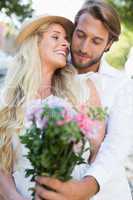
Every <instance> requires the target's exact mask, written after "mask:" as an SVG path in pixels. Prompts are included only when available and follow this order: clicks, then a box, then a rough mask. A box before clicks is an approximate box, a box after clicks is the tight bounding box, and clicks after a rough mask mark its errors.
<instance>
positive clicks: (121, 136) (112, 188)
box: [77, 61, 133, 200]
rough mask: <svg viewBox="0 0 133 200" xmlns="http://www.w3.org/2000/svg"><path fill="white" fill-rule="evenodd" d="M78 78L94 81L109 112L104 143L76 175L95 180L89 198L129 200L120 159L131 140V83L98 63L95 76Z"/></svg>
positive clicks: (122, 161) (88, 75)
mask: <svg viewBox="0 0 133 200" xmlns="http://www.w3.org/2000/svg"><path fill="white" fill-rule="evenodd" d="M79 76H80V77H83V78H85V77H88V78H90V79H92V80H93V81H94V82H95V84H96V87H97V89H98V91H99V93H100V96H101V99H102V104H103V106H107V107H108V109H109V118H108V120H107V133H106V137H105V139H104V142H103V144H102V145H101V147H100V150H99V153H98V154H97V156H96V159H95V161H94V163H93V164H92V165H91V166H89V165H87V166H83V168H80V170H81V172H80V173H81V175H82V177H83V176H87V175H90V176H93V177H95V178H96V180H97V181H98V183H99V186H100V191H99V192H98V193H97V194H96V195H95V196H94V197H93V198H91V199H93V200H119V199H120V200H131V199H132V197H131V193H130V189H129V186H128V182H127V178H126V175H125V171H124V160H125V158H126V156H127V154H128V152H129V150H130V147H131V143H132V141H133V80H130V81H129V80H127V78H126V77H125V76H124V73H122V72H119V71H118V70H116V69H114V68H112V67H110V66H109V65H108V64H107V63H106V62H105V61H102V62H101V66H100V70H99V73H93V72H91V73H86V74H81V75H79ZM126 82H127V83H126ZM78 173H79V172H77V174H78Z"/></svg>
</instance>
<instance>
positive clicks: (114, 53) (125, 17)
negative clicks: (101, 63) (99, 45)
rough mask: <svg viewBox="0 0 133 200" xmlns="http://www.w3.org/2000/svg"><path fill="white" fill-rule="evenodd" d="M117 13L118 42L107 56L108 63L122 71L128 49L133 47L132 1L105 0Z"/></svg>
mask: <svg viewBox="0 0 133 200" xmlns="http://www.w3.org/2000/svg"><path fill="white" fill-rule="evenodd" d="M107 1H108V2H109V3H111V4H112V5H113V7H115V8H116V10H117V11H118V13H119V15H120V18H121V22H122V33H121V36H120V40H119V41H118V42H116V43H114V44H113V46H112V48H111V50H110V52H109V53H108V54H107V60H108V62H109V63H110V64H111V65H113V66H114V67H116V68H119V69H122V68H123V67H124V64H125V61H126V60H127V57H128V53H129V51H130V48H131V47H132V46H133V25H132V20H133V0H107Z"/></svg>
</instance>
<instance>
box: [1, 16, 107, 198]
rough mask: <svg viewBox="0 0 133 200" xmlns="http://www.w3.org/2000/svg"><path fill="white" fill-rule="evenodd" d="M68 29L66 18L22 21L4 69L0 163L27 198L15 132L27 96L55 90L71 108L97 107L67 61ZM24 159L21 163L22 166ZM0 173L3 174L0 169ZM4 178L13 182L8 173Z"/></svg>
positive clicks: (94, 95)
mask: <svg viewBox="0 0 133 200" xmlns="http://www.w3.org/2000/svg"><path fill="white" fill-rule="evenodd" d="M72 31H73V24H72V22H71V21H70V20H68V19H66V18H64V17H58V16H41V17H39V18H37V19H35V20H33V21H31V22H29V23H27V24H25V26H24V27H22V30H21V31H20V33H19V35H18V37H17V40H16V41H17V44H18V51H17V53H16V56H15V58H14V61H13V64H12V66H11V67H10V69H9V72H8V74H7V77H6V81H5V88H4V92H3V94H2V99H1V101H2V105H1V110H0V125H1V127H0V139H1V148H0V160H1V163H0V168H1V169H2V170H3V171H5V172H8V174H9V175H10V176H13V177H14V182H15V184H16V187H17V189H18V190H19V191H20V193H22V195H23V196H25V197H29V196H28V195H29V194H28V193H27V192H26V190H25V187H26V182H23V181H25V180H24V177H22V176H23V174H22V173H21V172H20V173H19V169H18V163H19V166H20V162H19V161H20V160H21V158H20V159H19V157H20V155H21V149H20V143H19V140H18V135H19V133H20V132H21V131H22V129H23V127H24V112H25V107H26V105H27V104H28V103H29V101H31V100H32V99H35V98H46V97H48V96H50V95H51V94H54V95H56V96H59V97H62V98H67V99H68V100H69V102H70V103H71V104H72V105H73V106H74V107H75V108H76V107H77V105H78V104H79V103H87V105H88V106H100V100H99V97H98V95H97V92H96V89H95V87H94V86H93V84H92V82H91V81H85V80H78V79H76V78H75V77H76V76H75V75H76V74H77V72H76V70H75V69H74V68H73V67H72V66H70V65H68V64H67V55H68V52H69V42H70V40H71V35H72ZM103 137H104V131H103V126H102V128H101V131H100V133H99V134H98V138H97V140H96V144H95V146H96V148H95V152H94V154H93V155H92V156H93V158H94V156H95V153H96V152H97V150H98V148H99V146H100V144H101V141H102V140H103ZM93 143H94V141H93ZM24 162H27V161H24ZM24 162H23V163H22V165H25V163H24ZM20 167H21V166H20ZM1 177H3V173H2V172H1ZM8 178H9V180H10V181H11V179H12V177H11V179H10V177H8ZM1 180H2V178H1ZM3 180H4V177H3ZM8 182H9V181H8ZM11 182H12V181H11ZM1 184H2V181H1ZM23 186H24V188H23ZM13 187H14V186H13V184H12V188H13ZM1 188H2V187H1ZM1 190H2V189H1ZM11 191H13V189H11ZM0 193H1V194H2V195H3V198H4V199H8V200H9V199H10V198H11V197H10V196H8V193H7V192H5V191H4V189H3V191H1V192H0ZM11 193H12V195H14V197H13V199H14V200H15V199H18V200H19V199H22V198H23V197H22V196H21V195H19V194H18V193H16V192H15V191H13V192H11Z"/></svg>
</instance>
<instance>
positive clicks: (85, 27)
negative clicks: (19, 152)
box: [75, 13, 108, 38]
mask: <svg viewBox="0 0 133 200" xmlns="http://www.w3.org/2000/svg"><path fill="white" fill-rule="evenodd" d="M75 30H76V31H77V30H78V31H82V32H84V33H85V34H89V33H92V34H93V35H94V36H96V37H100V38H102V36H105V35H108V30H107V29H106V28H105V26H104V24H103V23H102V22H101V21H100V20H98V19H96V18H94V17H93V16H91V15H90V14H88V13H84V14H82V15H81V16H80V17H79V20H78V23H77V26H76V28H75Z"/></svg>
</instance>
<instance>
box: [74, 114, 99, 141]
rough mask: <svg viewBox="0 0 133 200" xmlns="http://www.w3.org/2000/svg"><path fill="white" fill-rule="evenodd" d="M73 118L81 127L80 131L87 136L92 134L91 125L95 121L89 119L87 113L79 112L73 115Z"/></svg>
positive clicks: (92, 125)
mask: <svg viewBox="0 0 133 200" xmlns="http://www.w3.org/2000/svg"><path fill="white" fill-rule="evenodd" d="M75 120H76V122H77V124H78V126H79V128H80V129H81V131H82V132H83V134H84V135H85V136H86V137H88V138H89V136H90V135H91V134H92V132H93V127H94V125H95V123H96V122H95V121H94V120H92V119H90V118H89V117H88V116H87V115H85V114H83V113H79V114H77V115H76V116H75Z"/></svg>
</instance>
